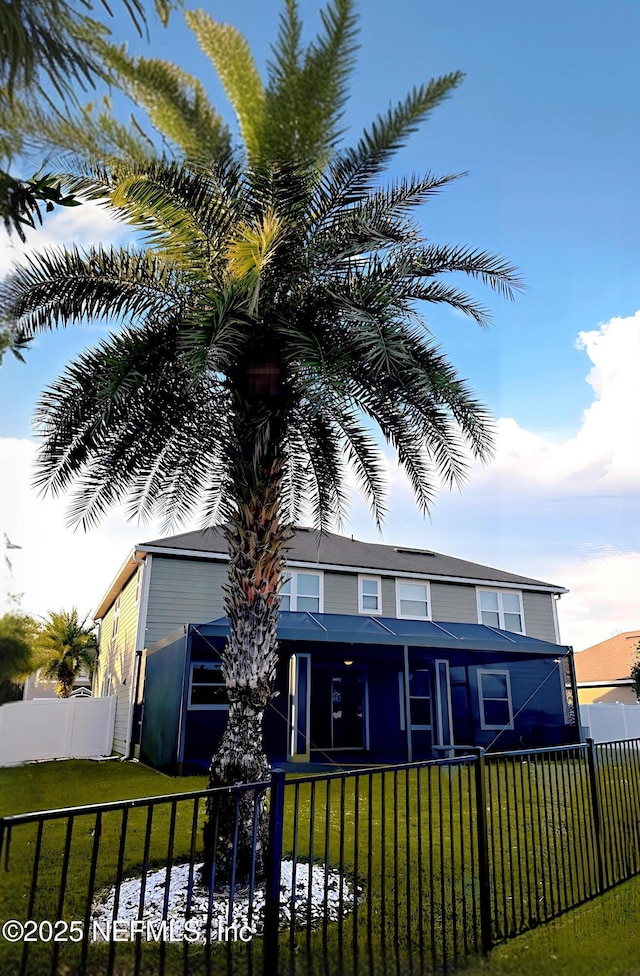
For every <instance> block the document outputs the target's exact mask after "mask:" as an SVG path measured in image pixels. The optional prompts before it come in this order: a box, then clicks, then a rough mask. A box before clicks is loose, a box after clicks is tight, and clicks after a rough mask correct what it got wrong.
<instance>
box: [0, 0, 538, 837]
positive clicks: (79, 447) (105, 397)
mask: <svg viewBox="0 0 640 976" xmlns="http://www.w3.org/2000/svg"><path fill="white" fill-rule="evenodd" d="M190 16H191V20H192V25H193V26H194V27H195V28H196V30H197V32H198V36H199V38H200V41H201V43H202V44H203V46H207V45H208V47H207V50H208V51H209V53H210V54H211V56H212V59H213V61H214V63H215V64H216V66H217V68H218V70H219V73H220V76H221V78H222V80H223V82H224V83H225V84H226V87H227V91H228V92H229V94H230V97H231V99H232V101H233V103H234V106H235V108H236V113H237V115H238V118H239V121H240V128H241V132H242V135H243V138H244V144H245V148H244V151H243V153H238V152H234V151H233V150H232V149H231V148H230V139H229V136H228V133H227V132H226V130H225V129H224V127H222V126H221V124H220V120H219V117H218V116H217V115H216V114H215V112H214V110H213V109H210V108H209V107H207V105H205V104H204V103H203V97H204V96H203V92H202V91H201V90H200V89H198V90H197V98H195V96H194V98H192V100H191V101H189V100H188V98H187V94H186V93H185V91H186V88H183V89H180V85H179V83H182V82H184V86H187V87H189V86H190V91H191V92H192V93H193V91H194V87H193V84H192V82H193V79H191V80H189V79H188V78H186V79H185V78H182V74H181V73H180V72H179V69H176V68H175V67H174V66H167V65H164V66H163V65H162V64H161V63H156V62H154V63H153V64H152V66H151V68H150V67H149V65H150V63H146V64H142V63H141V62H137V63H136V64H133V63H126V64H123V65H121V68H122V73H123V77H124V76H125V75H126V73H127V72H129V75H128V77H129V78H130V79H133V81H132V82H131V84H132V87H133V89H134V90H135V89H136V85H138V86H139V88H138V93H140V91H142V92H143V94H144V91H145V90H146V89H145V87H144V80H145V79H146V78H147V77H148V75H149V73H150V72H151V74H153V75H154V76H155V77H156V78H157V79H162V78H164V79H165V81H166V80H167V79H169V80H170V81H171V84H169V82H168V81H167V86H166V91H167V92H168V93H169V94H167V98H166V100H165V102H162V97H161V98H160V102H161V103H162V105H163V106H164V107H163V110H162V112H161V113H159V114H156V116H155V118H154V121H155V123H156V124H158V125H160V124H161V122H162V119H164V121H165V123H166V125H167V128H168V129H170V130H171V133H172V138H173V139H174V143H175V145H176V147H177V150H178V151H180V150H181V149H182V151H183V153H184V155H185V156H186V157H187V158H186V160H185V159H183V160H170V159H164V158H160V159H158V158H155V159H154V158H152V159H149V160H147V161H146V162H143V161H140V160H138V161H137V162H136V161H130V162H126V161H123V160H122V159H118V158H116V157H111V158H110V159H107V160H106V161H104V162H103V163H101V164H82V173H81V174H80V175H78V173H77V172H76V173H75V174H74V176H73V177H71V176H70V177H69V178H68V179H67V180H66V183H65V185H66V186H67V188H68V189H69V190H71V191H72V192H80V191H81V192H83V193H85V194H88V195H90V196H93V197H94V198H96V199H100V200H103V201H108V202H109V203H110V205H111V206H112V207H114V208H115V211H116V213H118V214H119V215H120V216H121V217H122V218H123V219H126V220H128V221H129V222H131V223H134V224H136V225H137V226H139V227H142V228H143V229H144V230H145V231H146V234H147V244H148V248H147V249H146V250H136V249H135V248H133V247H128V248H120V249H114V248H111V249H106V248H103V247H100V246H96V247H93V248H90V249H89V250H88V251H87V252H86V253H80V252H79V251H78V250H77V249H75V248H71V249H68V250H60V249H58V250H50V251H48V252H47V253H45V254H40V255H38V256H34V257H31V258H30V259H29V260H28V261H27V263H26V264H25V265H24V266H23V267H22V268H19V269H17V270H16V271H15V272H14V273H13V274H12V275H11V276H10V277H9V278H8V279H7V280H6V281H5V283H4V284H3V287H2V291H1V294H0V307H2V308H3V309H4V311H5V315H6V318H7V321H8V322H9V323H10V324H11V325H12V326H13V327H14V328H15V329H17V333H18V335H19V337H20V338H21V339H24V338H28V337H29V336H32V335H34V334H36V333H37V332H39V331H41V330H49V329H52V328H55V327H57V326H61V325H62V326H66V325H69V324H71V323H84V322H86V321H87V320H92V319H101V318H103V317H106V318H108V319H109V320H111V321H112V322H117V323H119V324H120V328H119V329H118V330H117V331H115V332H114V333H113V334H111V335H110V336H109V338H107V339H106V340H104V341H103V342H102V343H101V344H100V345H99V346H98V347H97V348H95V349H92V350H89V351H86V352H84V353H83V354H82V355H81V356H80V357H79V358H78V359H77V361H76V362H74V363H72V364H71V365H70V366H69V367H68V368H67V369H66V371H65V373H64V374H63V375H62V376H61V377H60V378H59V380H58V381H57V382H56V383H55V384H54V385H53V386H52V387H51V388H50V389H48V390H46V391H45V393H44V394H43V396H42V399H41V401H40V404H39V407H38V410H37V421H38V425H39V429H40V433H41V437H42V445H41V448H40V456H39V463H40V468H39V470H40V474H39V477H38V484H39V485H40V487H41V488H42V489H43V490H46V491H52V492H54V493H61V492H66V491H67V490H69V489H74V493H73V496H72V497H73V500H72V505H71V512H70V514H71V519H72V521H73V522H74V523H76V524H79V525H82V526H83V527H88V526H91V525H92V524H94V523H95V522H96V521H98V520H99V519H100V518H101V517H102V516H103V515H104V514H105V513H106V512H107V511H108V510H109V509H110V508H111V507H112V506H113V505H116V504H119V503H122V502H124V503H126V504H127V506H128V510H129V512H130V513H131V514H132V515H133V514H138V515H139V516H142V517H148V516H152V515H156V514H158V513H163V514H164V515H166V516H167V517H168V518H169V519H170V521H172V522H175V521H179V520H181V519H184V518H186V517H188V516H192V515H193V514H194V512H195V513H197V514H198V516H199V519H200V521H201V523H202V524H204V525H211V524H216V523H219V522H224V524H225V534H226V539H227V542H228V546H229V554H230V569H229V578H228V583H227V586H226V596H225V606H226V612H227V616H228V619H229V628H230V636H229V639H228V643H227V646H226V649H225V651H224V655H223V671H224V675H225V679H226V683H227V689H228V695H229V702H230V708H229V721H228V725H227V729H226V732H225V734H224V737H223V740H222V742H221V744H220V747H219V749H218V751H217V753H216V755H215V756H214V757H213V759H212V763H211V768H210V776H211V783H212V785H217V784H220V783H225V784H226V783H233V782H237V781H245V782H246V781H249V782H250V781H255V780H260V779H263V778H264V777H265V774H266V772H267V769H268V764H267V760H266V757H265V755H264V751H263V746H262V717H263V714H264V710H265V708H266V707H267V705H268V702H269V698H270V695H271V693H272V689H273V683H274V677H275V671H276V664H277V647H276V628H277V622H278V608H279V604H280V588H281V586H282V583H283V578H282V570H283V566H284V558H285V546H286V543H287V539H288V538H289V533H290V527H291V525H292V524H293V522H294V521H295V519H296V518H299V517H300V516H304V517H305V518H311V519H312V520H313V523H314V525H315V526H316V527H317V528H318V529H319V530H322V529H324V528H326V527H328V526H329V525H330V524H331V523H332V522H333V520H335V519H337V518H339V517H340V515H341V514H342V513H343V512H344V510H345V506H346V504H347V492H346V488H345V484H346V476H347V474H348V472H349V471H350V470H352V471H355V473H356V476H357V479H358V483H359V486H360V488H361V490H362V492H363V494H364V495H365V497H366V498H367V499H368V501H369V503H370V506H371V511H372V514H373V517H374V519H375V521H376V524H377V525H378V526H381V524H382V521H383V518H384V511H385V479H384V474H383V458H382V455H381V451H380V448H379V444H378V437H379V435H380V434H381V435H382V437H383V438H384V439H385V440H386V441H387V442H389V443H390V444H391V445H393V447H394V448H395V450H396V452H397V455H398V459H399V462H400V464H401V465H402V467H403V468H404V470H405V472H406V473H407V475H408V478H409V480H410V482H411V485H412V487H413V490H414V493H415V496H416V500H417V503H418V506H419V508H420V509H421V510H422V511H423V512H427V511H428V510H429V508H430V506H431V503H432V501H433V498H434V493H435V491H436V487H437V485H438V483H444V484H446V485H452V484H455V485H458V486H461V485H462V484H463V483H464V481H465V477H466V473H467V468H468V462H469V459H470V458H471V457H473V456H475V457H477V458H480V459H482V460H486V459H487V458H488V457H489V456H490V453H491V444H492V438H491V421H490V417H489V415H488V413H487V411H486V410H485V408H484V407H483V406H482V405H481V404H480V403H478V401H477V400H476V399H475V397H474V396H473V394H472V393H471V392H470V391H469V389H468V388H467V386H466V384H465V382H464V381H463V380H462V379H461V378H460V377H459V376H458V375H457V373H456V371H455V369H454V367H453V366H452V365H451V364H450V363H449V362H448V361H447V358H446V357H445V355H444V354H443V352H442V351H441V350H440V349H439V348H438V347H437V345H436V343H435V341H434V339H433V337H432V335H431V333H430V331H429V328H428V326H427V325H426V323H425V321H424V318H423V316H422V310H423V308H424V305H423V303H427V302H432V303H445V304H447V305H449V306H452V307H454V308H456V309H458V310H460V311H461V312H463V313H464V314H466V315H468V316H470V317H471V318H472V319H474V320H475V321H476V322H478V323H480V324H481V325H484V324H486V322H487V321H488V313H487V311H486V309H485V308H483V306H481V305H480V304H479V303H478V302H477V301H476V300H475V299H474V298H472V297H470V296H469V295H468V294H466V293H465V292H463V291H461V290H459V289H458V288H457V287H456V286H455V285H454V284H452V283H451V282H450V280H449V278H448V275H449V273H450V272H461V273H462V274H464V275H466V276H470V277H471V278H475V279H480V280H481V281H482V282H484V283H485V284H487V285H489V287H490V288H492V289H494V290H495V291H496V292H498V293H499V294H501V295H503V296H506V297H512V294H513V290H514V289H515V288H517V287H518V286H519V281H518V278H517V275H516V272H515V271H514V269H513V268H512V267H511V266H510V265H509V264H508V262H506V261H505V260H504V259H503V258H501V257H500V256H496V255H493V254H490V253H488V252H486V251H482V250H476V249H472V248H469V247H466V246H456V245H437V244H434V243H431V242H428V241H426V240H425V238H424V234H423V232H422V230H421V227H420V225H419V223H418V221H417V220H416V217H415V212H416V210H418V209H419V208H420V206H421V205H422V204H424V203H425V202H426V201H428V200H429V199H430V198H431V196H432V195H433V194H435V193H437V192H438V191H439V190H441V189H442V188H443V187H444V186H445V185H446V184H448V183H449V182H450V181H451V180H452V179H453V178H454V177H453V176H444V177H437V176H434V175H433V174H430V173H427V174H426V175H423V176H420V177H414V178H411V179H408V180H400V181H397V182H395V183H393V184H392V185H391V186H388V187H385V186H383V185H381V183H380V177H381V175H382V174H383V172H384V170H385V167H386V165H387V163H388V161H389V159H390V158H391V156H392V155H393V153H394V152H395V150H396V149H397V148H398V147H399V146H401V145H402V144H403V143H404V142H405V140H406V139H407V137H408V135H409V134H410V133H411V132H412V131H413V130H414V129H415V128H416V126H417V125H418V124H419V123H420V122H421V121H422V120H423V119H424V118H426V116H427V115H428V114H429V113H430V112H431V111H432V109H433V108H434V107H435V106H437V105H438V104H439V103H440V102H441V101H442V100H443V99H444V98H446V97H447V95H448V94H449V93H450V92H451V90H452V89H453V88H454V87H455V86H456V85H457V84H458V83H459V81H460V79H461V76H460V75H459V74H457V73H456V74H452V75H448V76H446V77H444V78H440V79H437V80H435V81H432V82H430V83H429V84H427V85H423V86H420V87H419V88H416V89H415V90H414V91H412V92H411V93H410V94H409V96H408V97H407V98H406V99H405V100H404V101H402V102H400V103H399V104H398V105H397V106H395V107H394V108H392V109H390V110H389V111H388V112H387V113H386V114H384V115H382V116H379V117H378V118H377V119H376V120H375V122H374V123H373V125H372V126H371V127H370V128H369V129H367V130H365V132H364V133H363V135H362V136H361V138H360V140H359V141H358V142H357V143H356V145H355V146H354V147H353V148H350V149H342V150H338V143H339V138H340V131H339V119H340V116H341V112H342V107H343V102H344V97H345V92H346V82H347V78H348V75H349V71H350V69H351V66H352V54H353V48H354V30H355V21H354V16H353V10H352V2H351V0H333V2H332V3H330V4H329V6H328V8H327V9H326V10H325V12H324V17H323V31H322V33H321V35H320V37H319V38H318V39H316V41H315V42H314V43H313V44H311V45H310V46H309V47H308V49H307V50H306V51H302V50H301V48H300V24H299V21H298V18H297V9H296V5H295V3H294V0H287V2H286V4H285V12H284V15H283V19H282V24H281V29H280V35H279V38H278V42H277V44H276V46H275V48H274V56H273V61H272V63H271V65H270V69H269V71H270V74H269V83H268V85H267V86H266V87H263V86H262V82H261V81H260V78H259V76H258V73H257V70H256V69H255V66H254V65H253V62H252V61H251V56H250V53H249V51H248V48H247V46H246V43H244V42H242V43H241V39H239V35H236V34H234V33H233V31H232V30H231V28H227V27H223V25H216V24H214V23H213V22H212V21H210V20H209V19H208V18H207V17H206V15H204V14H201V13H200V14H196V15H190ZM205 42H206V43H205ZM229 59H232V60H233V66H234V70H233V71H232V70H231V67H230V60H229ZM140 79H142V81H141V80H140ZM181 79H182V81H181ZM172 86H173V87H172ZM156 89H157V90H161V89H162V85H161V83H160V81H157V85H156ZM179 91H181V92H182V94H181V95H180V97H179V96H178V93H179ZM171 93H173V94H171ZM141 97H142V96H141ZM169 103H171V104H172V105H173V109H172V110H171V111H169V109H168V108H167V105H168V104H169ZM194 106H195V107H194ZM196 108H197V110H196ZM156 109H158V106H157V103H156ZM158 112H159V110H158ZM203 119H209V123H210V124H209V127H208V129H207V128H205V129H203V128H202V126H203ZM167 120H168V121H167ZM176 120H179V121H180V124H178V122H177V121H176ZM198 131H199V132H200V140H201V143H202V145H204V146H205V147H206V150H205V155H204V156H202V155H201V156H200V157H196V153H195V150H196V148H197V147H196V146H195V145H194V141H195V139H196V136H197V133H198ZM247 830H248V831H250V830H251V824H250V823H249V825H248V826H247Z"/></svg>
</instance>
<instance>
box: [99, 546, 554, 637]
mask: <svg viewBox="0 0 640 976" xmlns="http://www.w3.org/2000/svg"><path fill="white" fill-rule="evenodd" d="M146 555H154V556H155V555H158V556H176V557H187V558H192V559H210V560H213V561H217V562H228V561H229V554H228V553H226V552H208V551H205V550H203V549H177V548H174V547H172V546H150V545H139V546H135V548H134V549H132V550H131V552H130V553H129V556H128V557H127V559H126V560H125V561H124V563H123V564H122V566H121V567H120V569H119V571H118V572H117V574H116V575H115V577H114V578H113V580H112V582H111V584H110V586H109V588H108V589H107V591H106V592H105V594H104V596H103V597H102V599H101V601H100V603H99V604H98V606H97V607H96V610H95V612H94V614H93V618H94V620H101V619H102V618H103V617H104V615H105V613H106V612H107V610H108V609H109V607H110V606H111V604H112V603H113V601H114V600H115V598H116V596H117V595H118V593H119V592H120V591H121V590H122V588H123V586H124V585H125V583H126V582H127V580H128V579H129V578H130V577H131V576H132V575H133V573H134V572H135V567H136V565H137V564H138V559H139V558H140V557H142V558H144V556H146ZM286 562H287V566H292V567H293V568H295V569H307V568H308V567H310V566H312V567H313V568H314V569H322V570H331V571H334V572H338V573H363V574H368V575H375V576H388V577H399V578H400V579H424V580H432V581H433V582H435V583H467V584H469V585H471V586H497V587H500V588H501V589H506V590H521V589H526V590H533V591H535V592H538V593H558V594H562V593H568V592H569V590H567V589H565V588H564V587H562V586H553V585H552V584H546V583H527V582H518V581H516V580H507V581H505V580H497V579H492V578H491V577H487V578H486V579H485V578H484V577H483V578H479V577H478V578H477V577H472V576H443V575H442V574H438V573H420V572H410V571H409V570H404V569H378V568H371V567H368V566H351V565H343V564H340V563H319V562H311V561H308V560H304V559H291V560H287V561H286Z"/></svg>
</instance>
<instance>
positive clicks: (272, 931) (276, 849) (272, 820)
mask: <svg viewBox="0 0 640 976" xmlns="http://www.w3.org/2000/svg"><path fill="white" fill-rule="evenodd" d="M284 779H285V771H284V769H272V770H271V787H270V790H269V849H268V851H267V863H266V876H265V891H264V932H263V940H262V943H263V953H264V957H263V961H264V971H265V973H266V972H269V973H271V972H275V971H276V969H275V968H274V966H275V967H276V968H277V956H278V935H279V929H280V870H281V865H282V828H283V824H284Z"/></svg>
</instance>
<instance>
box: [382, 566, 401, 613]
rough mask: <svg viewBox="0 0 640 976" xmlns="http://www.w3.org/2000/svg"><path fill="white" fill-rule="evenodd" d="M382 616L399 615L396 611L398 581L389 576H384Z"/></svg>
mask: <svg viewBox="0 0 640 976" xmlns="http://www.w3.org/2000/svg"><path fill="white" fill-rule="evenodd" d="M382 616H383V617H397V616H398V614H397V612H396V581H395V580H394V579H392V578H391V577H389V576H383V577H382Z"/></svg>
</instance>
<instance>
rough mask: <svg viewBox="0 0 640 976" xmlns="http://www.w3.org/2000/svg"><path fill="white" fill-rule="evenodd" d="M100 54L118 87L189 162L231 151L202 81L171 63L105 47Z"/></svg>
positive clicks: (227, 136) (108, 45) (227, 135)
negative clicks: (117, 82)
mask: <svg viewBox="0 0 640 976" xmlns="http://www.w3.org/2000/svg"><path fill="white" fill-rule="evenodd" d="M102 53H103V57H104V59H105V62H106V63H107V64H108V65H109V67H110V68H111V70H112V71H113V72H114V73H115V77H116V78H117V79H118V80H119V84H120V86H121V87H123V88H124V90H125V91H126V92H127V93H128V94H129V95H130V97H131V98H132V100H133V102H134V103H135V104H136V105H139V106H142V107H143V108H144V110H145V112H146V113H147V115H148V116H149V119H150V120H151V123H152V124H153V125H154V126H155V128H156V129H157V130H158V131H159V132H160V133H162V134H163V135H164V136H166V137H167V138H168V139H170V140H171V142H172V143H174V144H175V145H176V146H177V147H178V148H179V149H180V150H181V152H182V153H183V154H184V155H185V156H186V157H187V158H191V159H202V160H211V159H215V158H216V157H217V156H218V155H219V154H221V153H222V154H224V153H227V152H228V151H229V148H230V136H229V131H228V129H227V126H226V125H225V123H224V122H223V120H222V117H221V116H220V115H219V114H218V112H216V110H215V109H214V108H213V106H212V105H211V103H210V102H209V99H208V98H207V94H206V91H205V88H204V86H203V84H202V82H201V81H199V80H198V79H197V78H195V77H194V76H193V75H190V74H189V73H188V72H187V71H183V70H182V68H179V67H178V66H177V65H175V64H171V63H170V62H169V61H162V60H160V59H159V58H143V57H138V58H132V57H130V56H129V55H128V54H127V53H126V51H125V50H124V48H121V47H116V46H115V45H113V44H108V43H104V44H103V45H102Z"/></svg>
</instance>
